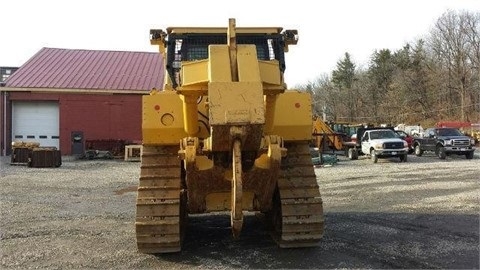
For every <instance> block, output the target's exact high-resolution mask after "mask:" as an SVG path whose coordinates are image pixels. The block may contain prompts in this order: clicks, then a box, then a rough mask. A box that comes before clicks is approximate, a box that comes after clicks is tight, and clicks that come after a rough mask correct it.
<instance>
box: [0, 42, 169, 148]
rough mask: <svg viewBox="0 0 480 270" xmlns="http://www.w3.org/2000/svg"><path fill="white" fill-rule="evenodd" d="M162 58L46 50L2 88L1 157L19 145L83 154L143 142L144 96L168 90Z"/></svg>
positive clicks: (157, 56) (23, 67)
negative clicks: (105, 145)
mask: <svg viewBox="0 0 480 270" xmlns="http://www.w3.org/2000/svg"><path fill="white" fill-rule="evenodd" d="M163 77H164V71H163V59H162V57H161V55H160V54H159V53H150V52H126V51H97V50H71V49H56V48H43V49H41V50H40V51H39V52H38V53H37V54H35V55H34V56H33V57H32V58H31V59H29V60H28V61H27V62H26V63H25V64H24V65H22V66H21V67H20V68H19V69H18V70H17V71H16V72H15V73H14V74H13V75H11V76H10V77H9V78H8V79H7V81H6V82H5V86H4V87H0V98H1V100H0V111H1V119H0V123H1V127H0V130H1V134H2V136H1V138H0V139H1V142H0V146H1V154H2V155H9V154H11V143H12V142H14V141H26V142H28V141H36V142H39V143H40V146H55V147H57V148H58V149H60V150H61V152H62V155H76V154H83V151H84V150H85V148H87V147H88V145H87V144H89V143H93V142H97V143H98V142H102V141H104V142H108V141H110V142H112V141H122V142H127V143H132V142H133V143H135V142H139V141H141V124H142V115H141V111H142V108H141V106H142V103H141V97H142V95H145V94H148V92H149V91H150V90H151V89H152V88H157V89H161V88H162V85H163Z"/></svg>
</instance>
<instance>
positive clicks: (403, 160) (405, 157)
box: [400, 154, 408, 162]
mask: <svg viewBox="0 0 480 270" xmlns="http://www.w3.org/2000/svg"><path fill="white" fill-rule="evenodd" d="M407 157H408V154H403V155H401V156H400V162H407Z"/></svg>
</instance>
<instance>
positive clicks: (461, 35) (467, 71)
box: [429, 11, 479, 121]
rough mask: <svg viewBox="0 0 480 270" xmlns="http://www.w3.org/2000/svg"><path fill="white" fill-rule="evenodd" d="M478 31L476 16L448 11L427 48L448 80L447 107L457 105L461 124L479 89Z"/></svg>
mask: <svg viewBox="0 0 480 270" xmlns="http://www.w3.org/2000/svg"><path fill="white" fill-rule="evenodd" d="M478 28H479V16H478V13H477V14H473V13H469V12H463V13H457V12H455V11H447V12H446V13H444V14H443V15H442V16H441V17H440V18H439V19H438V20H437V22H436V23H435V26H434V28H433V29H432V30H431V32H430V40H429V41H430V47H431V49H432V50H433V52H434V53H435V56H436V58H437V60H438V62H439V63H441V64H442V65H443V67H444V69H445V73H446V76H447V79H448V80H447V82H446V88H447V89H448V92H447V93H448V99H449V100H448V104H459V108H460V111H459V112H458V114H459V116H460V119H461V120H462V121H465V120H467V119H466V118H467V117H468V113H467V108H472V109H473V107H472V105H473V103H472V101H473V100H471V97H472V96H475V94H474V92H476V91H475V90H474V89H478V82H476V81H478V76H479V68H478V66H477V67H476V64H475V63H476V62H477V63H478V55H479V52H478V46H479V45H478V41H479V37H478V33H479V31H478V30H479V29H478ZM475 83H476V85H475ZM457 99H458V101H459V102H456V100H457ZM452 109H455V108H452Z"/></svg>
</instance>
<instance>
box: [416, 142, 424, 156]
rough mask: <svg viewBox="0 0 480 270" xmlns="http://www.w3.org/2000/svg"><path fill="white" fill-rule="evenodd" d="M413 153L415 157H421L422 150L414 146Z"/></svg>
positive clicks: (418, 146)
mask: <svg viewBox="0 0 480 270" xmlns="http://www.w3.org/2000/svg"><path fill="white" fill-rule="evenodd" d="M414 152H415V155H416V156H417V157H420V156H422V155H423V150H422V148H420V145H419V144H417V145H415V148H414Z"/></svg>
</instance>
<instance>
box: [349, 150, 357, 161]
mask: <svg viewBox="0 0 480 270" xmlns="http://www.w3.org/2000/svg"><path fill="white" fill-rule="evenodd" d="M347 155H348V158H349V159H350V160H355V159H358V154H357V151H356V150H355V149H353V148H348V150H347Z"/></svg>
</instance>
